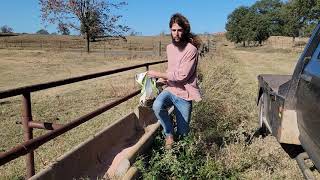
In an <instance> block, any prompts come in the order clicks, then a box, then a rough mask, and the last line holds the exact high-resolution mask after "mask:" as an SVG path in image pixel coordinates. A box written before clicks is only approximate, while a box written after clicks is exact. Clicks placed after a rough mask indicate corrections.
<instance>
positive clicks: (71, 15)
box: [39, 0, 129, 52]
mask: <svg viewBox="0 0 320 180" xmlns="http://www.w3.org/2000/svg"><path fill="white" fill-rule="evenodd" d="M39 1H40V6H41V17H42V20H43V21H44V22H48V23H63V24H65V25H66V26H68V27H70V28H73V29H75V30H78V31H80V33H81V34H82V35H83V36H84V37H85V38H86V41H87V52H89V51H90V39H91V37H94V36H95V35H96V34H99V33H103V34H104V35H109V36H114V35H122V34H123V33H125V32H127V31H128V30H129V28H128V27H127V26H124V25H119V24H118V21H119V19H120V18H121V17H122V16H121V15H114V14H112V13H111V12H112V10H113V9H120V8H121V7H122V6H124V5H126V4H127V3H126V2H119V3H113V2H112V1H107V0H39Z"/></svg>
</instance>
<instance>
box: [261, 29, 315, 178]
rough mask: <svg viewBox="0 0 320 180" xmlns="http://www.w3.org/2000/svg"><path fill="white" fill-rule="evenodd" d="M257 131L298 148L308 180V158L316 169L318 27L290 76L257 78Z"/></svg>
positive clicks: (302, 167) (309, 175) (298, 158)
mask: <svg viewBox="0 0 320 180" xmlns="http://www.w3.org/2000/svg"><path fill="white" fill-rule="evenodd" d="M258 82H259V83H258V84H259V85H258V86H259V87H258V96H257V97H258V98H257V105H258V107H259V111H258V112H259V114H258V117H259V123H260V124H259V125H260V130H262V132H265V133H270V134H272V135H273V136H275V137H276V138H277V140H278V142H279V143H282V144H294V145H301V146H302V148H303V149H304V151H305V152H303V153H301V154H299V155H298V156H297V157H296V160H297V162H298V165H299V167H300V168H301V170H302V173H303V174H304V176H305V178H306V179H312V173H311V171H310V167H308V166H307V165H306V163H305V160H306V159H311V160H312V162H313V164H314V166H315V167H316V169H318V170H320V24H318V25H317V27H316V28H315V29H314V31H313V33H312V35H311V37H310V39H309V41H308V43H307V44H306V46H305V48H304V50H303V52H302V54H301V56H300V58H299V59H298V62H297V64H296V66H295V69H294V71H293V74H292V75H275V74H260V75H259V76H258Z"/></svg>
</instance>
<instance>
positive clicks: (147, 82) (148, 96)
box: [135, 72, 159, 106]
mask: <svg viewBox="0 0 320 180" xmlns="http://www.w3.org/2000/svg"><path fill="white" fill-rule="evenodd" d="M135 79H136V81H137V82H138V83H139V84H140V86H141V94H142V95H141V97H140V105H143V106H149V105H148V101H151V100H153V99H154V98H155V97H156V96H157V95H158V94H159V91H158V89H157V87H156V79H155V78H150V77H148V76H147V72H144V73H140V74H136V76H135Z"/></svg>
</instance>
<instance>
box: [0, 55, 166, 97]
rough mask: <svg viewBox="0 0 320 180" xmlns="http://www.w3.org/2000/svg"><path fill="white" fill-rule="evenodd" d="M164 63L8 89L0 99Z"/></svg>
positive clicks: (139, 65) (151, 63)
mask: <svg viewBox="0 0 320 180" xmlns="http://www.w3.org/2000/svg"><path fill="white" fill-rule="evenodd" d="M165 62H167V60H164V61H156V62H150V63H144V64H138V65H134V66H129V67H123V68H118V69H113V70H109V71H104V72H98V73H94V74H88V75H84V76H78V77H73V78H68V79H63V80H58V81H52V82H47V83H42V84H35V85H31V86H24V87H19V88H16V89H9V90H5V91H0V99H4V98H7V97H12V96H17V95H20V94H23V93H26V92H34V91H40V90H44V89H49V88H53V87H56V86H62V85H66V84H71V83H75V82H79V81H84V80H88V79H93V78H98V77H102V76H106V75H111V74H116V73H120V72H124V71H128V70H132V69H137V68H141V67H145V66H151V65H155V64H161V63H165Z"/></svg>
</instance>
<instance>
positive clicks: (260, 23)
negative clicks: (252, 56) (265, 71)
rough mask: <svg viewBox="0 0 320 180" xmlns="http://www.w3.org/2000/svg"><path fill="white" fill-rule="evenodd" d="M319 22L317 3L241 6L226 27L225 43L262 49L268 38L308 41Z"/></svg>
mask: <svg viewBox="0 0 320 180" xmlns="http://www.w3.org/2000/svg"><path fill="white" fill-rule="evenodd" d="M319 19H320V1H318V0H287V1H283V0H260V1H257V2H256V3H255V4H253V5H252V6H250V7H247V6H240V7H238V8H236V9H235V10H234V11H233V12H232V13H231V14H230V15H229V16H228V20H227V23H226V30H227V34H226V36H227V39H228V40H230V41H232V42H235V43H242V45H243V46H246V44H249V43H254V44H256V45H261V44H262V42H263V41H265V40H267V39H268V38H269V37H270V36H289V37H292V38H293V39H292V40H293V41H294V40H295V37H308V36H310V35H311V33H312V30H313V29H314V28H315V26H316V25H317V24H318V22H319Z"/></svg>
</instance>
